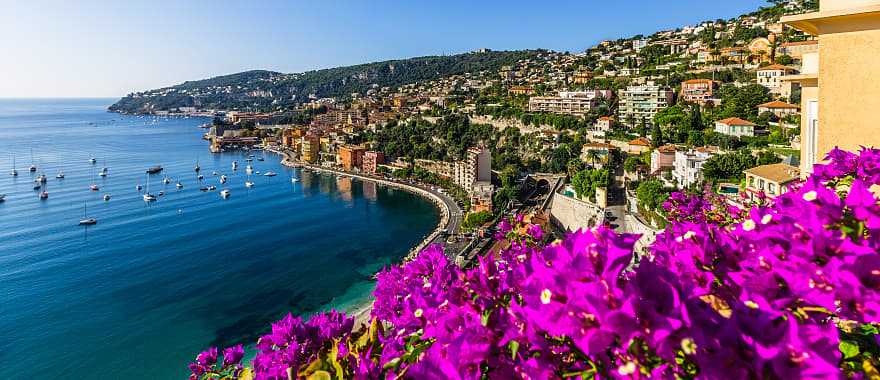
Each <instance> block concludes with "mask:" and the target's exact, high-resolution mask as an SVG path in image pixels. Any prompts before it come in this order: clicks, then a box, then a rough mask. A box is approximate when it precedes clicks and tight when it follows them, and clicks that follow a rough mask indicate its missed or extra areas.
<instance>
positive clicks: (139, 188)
mask: <svg viewBox="0 0 880 380" xmlns="http://www.w3.org/2000/svg"><path fill="white" fill-rule="evenodd" d="M135 188H136V189H137V191H141V190H143V189H144V187H143V186H141V185H137V186H136V187H135Z"/></svg>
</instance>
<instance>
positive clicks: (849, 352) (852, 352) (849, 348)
mask: <svg viewBox="0 0 880 380" xmlns="http://www.w3.org/2000/svg"><path fill="white" fill-rule="evenodd" d="M839 347H840V352H842V353H843V358H844V359H849V358H852V357H855V356H858V355H859V345H858V344H856V343H855V342H851V341H848V340H841V341H840V345H839Z"/></svg>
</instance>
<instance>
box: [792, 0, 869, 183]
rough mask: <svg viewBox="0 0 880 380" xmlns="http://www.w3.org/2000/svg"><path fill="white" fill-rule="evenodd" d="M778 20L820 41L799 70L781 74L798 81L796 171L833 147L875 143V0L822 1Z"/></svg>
mask: <svg viewBox="0 0 880 380" xmlns="http://www.w3.org/2000/svg"><path fill="white" fill-rule="evenodd" d="M782 21H783V22H785V23H786V24H787V25H789V26H792V27H794V28H796V29H798V30H801V31H803V32H806V33H808V34H810V35H813V36H816V37H818V40H819V52H818V53H810V54H805V55H804V59H803V62H802V65H803V68H802V69H801V74H800V75H795V76H792V77H790V78H786V79H788V80H790V81H793V82H796V83H799V84H800V85H801V112H802V115H801V160H800V161H801V174H802V175H807V174H809V173H810V172H811V171H812V165H813V164H814V163H816V162H820V161H821V160H822V159H823V158H824V156H825V154H826V153H828V152H829V151H830V150H831V149H833V148H834V147H836V146H837V147H840V148H841V149H846V150H850V151H856V150H858V149H860V147H861V146H880V124H878V123H877V110H880V87H878V86H877V78H880V65H878V64H877V54H876V52H877V51H880V0H822V1H821V2H820V3H819V11H818V12H812V13H806V14H801V15H795V16H786V17H783V18H782Z"/></svg>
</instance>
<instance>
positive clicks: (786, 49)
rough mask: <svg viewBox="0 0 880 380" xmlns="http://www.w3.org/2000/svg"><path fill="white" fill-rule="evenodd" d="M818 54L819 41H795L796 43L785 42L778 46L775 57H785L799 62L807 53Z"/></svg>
mask: <svg viewBox="0 0 880 380" xmlns="http://www.w3.org/2000/svg"><path fill="white" fill-rule="evenodd" d="M818 52H819V41H818V40H807V41H796V42H785V43H782V44H779V47H777V48H776V56H777V57H779V56H783V55H787V56H789V57H792V58H794V59H797V60H801V59H803V57H804V54H809V53H818Z"/></svg>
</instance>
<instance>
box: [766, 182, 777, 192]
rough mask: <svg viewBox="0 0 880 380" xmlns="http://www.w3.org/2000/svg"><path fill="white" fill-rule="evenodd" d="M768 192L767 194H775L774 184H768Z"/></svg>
mask: <svg viewBox="0 0 880 380" xmlns="http://www.w3.org/2000/svg"><path fill="white" fill-rule="evenodd" d="M768 192H769V193H770V194H776V184H775V183H770V184H769V191H768Z"/></svg>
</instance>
